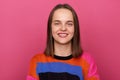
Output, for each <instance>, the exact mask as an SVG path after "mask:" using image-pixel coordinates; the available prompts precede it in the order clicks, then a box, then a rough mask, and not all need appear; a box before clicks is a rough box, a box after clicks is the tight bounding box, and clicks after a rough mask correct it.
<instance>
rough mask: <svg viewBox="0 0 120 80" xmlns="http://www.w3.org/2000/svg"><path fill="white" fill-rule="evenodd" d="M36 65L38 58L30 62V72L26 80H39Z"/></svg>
mask: <svg viewBox="0 0 120 80" xmlns="http://www.w3.org/2000/svg"><path fill="white" fill-rule="evenodd" d="M36 64H37V58H36V56H34V57H33V58H32V59H31V61H30V67H29V72H28V75H27V79H26V80H39V78H38V75H37V73H36Z"/></svg>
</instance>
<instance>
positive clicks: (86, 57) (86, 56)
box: [81, 52, 94, 64]
mask: <svg viewBox="0 0 120 80" xmlns="http://www.w3.org/2000/svg"><path fill="white" fill-rule="evenodd" d="M81 58H82V59H84V60H85V61H86V62H87V63H89V64H92V63H94V59H93V57H92V56H91V54H90V53H88V52H83V55H82V56H81Z"/></svg>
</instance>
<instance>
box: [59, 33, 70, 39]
mask: <svg viewBox="0 0 120 80" xmlns="http://www.w3.org/2000/svg"><path fill="white" fill-rule="evenodd" d="M58 35H59V37H61V38H65V37H67V35H68V34H67V33H58Z"/></svg>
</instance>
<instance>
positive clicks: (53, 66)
mask: <svg viewBox="0 0 120 80" xmlns="http://www.w3.org/2000/svg"><path fill="white" fill-rule="evenodd" d="M27 80H99V75H98V73H97V66H96V64H95V63H94V60H93V59H92V58H91V56H90V55H88V54H87V53H86V52H84V53H83V55H82V56H81V57H79V58H73V57H72V55H70V56H67V57H60V56H54V57H50V56H45V55H44V54H37V55H35V56H34V57H33V58H32V59H31V62H30V68H29V73H28V76H27Z"/></svg>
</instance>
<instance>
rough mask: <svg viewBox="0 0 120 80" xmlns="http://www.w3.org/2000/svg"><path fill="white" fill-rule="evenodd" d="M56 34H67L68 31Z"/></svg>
mask: <svg viewBox="0 0 120 80" xmlns="http://www.w3.org/2000/svg"><path fill="white" fill-rule="evenodd" d="M58 34H67V35H68V33H58Z"/></svg>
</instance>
